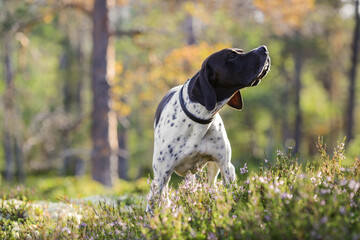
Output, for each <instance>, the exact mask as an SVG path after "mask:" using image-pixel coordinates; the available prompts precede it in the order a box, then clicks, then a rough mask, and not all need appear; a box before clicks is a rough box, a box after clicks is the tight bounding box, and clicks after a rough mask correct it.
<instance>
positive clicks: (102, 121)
mask: <svg viewBox="0 0 360 240" xmlns="http://www.w3.org/2000/svg"><path fill="white" fill-rule="evenodd" d="M92 21H93V52H92V66H91V87H92V92H93V110H92V127H91V136H92V141H93V151H92V155H91V163H92V177H93V179H94V180H96V181H99V182H100V183H102V184H104V185H107V186H111V185H112V178H111V162H110V157H111V147H110V143H109V116H108V115H109V111H110V108H109V103H108V102H109V88H110V85H109V83H108V81H107V50H108V44H109V30H108V22H109V20H108V7H107V1H106V0H95V1H94V8H93V17H92Z"/></svg>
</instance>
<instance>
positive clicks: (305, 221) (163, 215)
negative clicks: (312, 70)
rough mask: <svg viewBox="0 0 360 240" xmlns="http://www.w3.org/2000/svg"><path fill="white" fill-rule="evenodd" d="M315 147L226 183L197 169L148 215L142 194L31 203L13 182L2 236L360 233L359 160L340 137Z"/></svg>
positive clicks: (1, 212) (282, 155)
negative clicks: (348, 155) (329, 145)
mask: <svg viewBox="0 0 360 240" xmlns="http://www.w3.org/2000/svg"><path fill="white" fill-rule="evenodd" d="M317 147H318V151H319V159H318V160H317V161H313V162H309V163H307V164H305V165H304V164H300V163H299V160H298V156H296V155H294V154H293V152H292V149H291V148H289V149H288V150H287V151H286V152H283V151H278V152H277V155H276V157H275V159H270V160H268V159H265V160H264V162H263V164H262V166H261V167H260V169H259V170H258V171H253V172H249V171H248V169H247V165H246V163H245V164H244V166H243V167H242V168H240V171H239V174H238V179H237V181H236V182H235V183H233V184H231V185H230V186H225V185H224V184H223V183H222V181H221V180H219V181H217V182H216V184H215V187H213V186H209V185H208V183H207V179H206V171H204V170H201V169H200V170H199V173H198V174H197V175H195V176H194V175H187V176H186V178H185V179H184V180H183V181H182V182H181V183H180V184H179V186H178V187H176V188H175V187H172V186H170V187H169V189H168V190H167V191H166V192H165V193H164V196H162V199H163V201H161V204H160V205H155V207H154V209H153V211H152V213H148V212H146V211H145V208H146V198H145V196H144V195H142V196H136V195H133V196H127V197H126V196H125V197H121V198H119V197H115V196H114V197H112V198H108V200H106V201H105V200H100V201H99V200H98V199H97V198H94V199H93V200H91V199H90V198H86V199H83V200H81V199H76V200H74V199H69V198H61V201H60V202H45V201H41V202H39V201H38V202H31V201H29V200H28V199H29V198H28V197H26V196H23V195H26V194H29V191H28V190H26V188H25V189H24V188H18V189H17V190H16V189H15V190H13V192H11V194H3V200H1V202H0V238H1V239H351V240H353V239H360V204H359V202H360V199H359V195H360V193H359V192H360V191H359V190H360V177H359V176H360V171H359V169H360V160H359V159H355V161H354V163H353V165H352V166H350V167H344V166H343V165H342V162H343V160H344V159H345V155H344V154H345V153H344V144H343V142H339V144H338V146H337V147H336V148H335V149H334V151H333V152H332V154H328V153H327V149H326V145H325V144H324V143H323V141H322V139H320V138H319V140H318V142H317ZM134 188H135V187H134ZM30 192H31V191H30ZM4 196H6V197H10V196H13V197H14V198H16V199H9V198H7V199H5V197H4Z"/></svg>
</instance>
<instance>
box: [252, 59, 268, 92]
mask: <svg viewBox="0 0 360 240" xmlns="http://www.w3.org/2000/svg"><path fill="white" fill-rule="evenodd" d="M270 65H271V62H270V58H269V57H267V58H266V60H265V63H264V66H263V68H262V70H261V71H260V73H259V75H258V76H257V77H256V78H255V79H254V81H253V82H252V83H251V85H250V86H251V87H253V86H256V85H258V84H259V83H260V81H261V79H262V78H264V77H265V76H266V74H267V73H268V72H269V71H270Z"/></svg>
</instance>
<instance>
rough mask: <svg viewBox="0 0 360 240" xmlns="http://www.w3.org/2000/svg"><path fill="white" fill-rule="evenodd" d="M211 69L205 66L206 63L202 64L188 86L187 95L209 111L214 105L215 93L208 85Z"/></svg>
mask: <svg viewBox="0 0 360 240" xmlns="http://www.w3.org/2000/svg"><path fill="white" fill-rule="evenodd" d="M211 74H212V69H211V67H210V66H208V65H207V63H206V61H205V62H204V63H203V65H202V67H201V70H200V71H199V73H198V74H196V75H195V77H194V78H193V80H192V81H194V82H193V83H191V84H190V85H189V94H190V96H191V97H192V98H194V99H196V100H197V101H198V102H199V103H200V104H202V105H203V106H205V107H206V109H207V110H209V111H211V110H213V109H214V108H215V105H216V101H217V99H216V93H215V89H214V87H213V86H211V84H210V78H211Z"/></svg>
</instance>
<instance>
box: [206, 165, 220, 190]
mask: <svg viewBox="0 0 360 240" xmlns="http://www.w3.org/2000/svg"><path fill="white" fill-rule="evenodd" d="M206 169H207V176H208V183H209V187H213V188H214V187H215V183H216V179H217V176H218V175H219V172H220V169H219V167H218V165H217V163H216V162H208V163H207V164H206Z"/></svg>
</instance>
